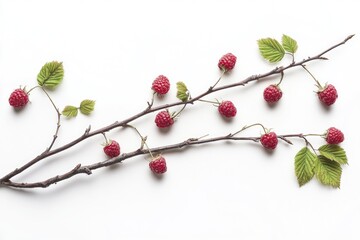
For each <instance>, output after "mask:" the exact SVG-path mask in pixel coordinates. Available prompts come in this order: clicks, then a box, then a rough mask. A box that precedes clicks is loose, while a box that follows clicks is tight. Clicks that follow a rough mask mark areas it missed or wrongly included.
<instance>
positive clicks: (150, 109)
mask: <svg viewBox="0 0 360 240" xmlns="http://www.w3.org/2000/svg"><path fill="white" fill-rule="evenodd" d="M353 36H354V35H350V36H348V37H347V38H346V39H345V40H343V41H342V42H340V43H338V44H335V45H333V46H332V47H330V48H328V49H326V50H325V51H323V52H321V53H320V54H318V55H315V56H313V57H309V58H307V59H304V60H302V61H299V62H292V63H291V64H289V65H287V66H285V67H283V66H281V67H276V68H274V69H273V70H271V71H269V72H266V73H263V74H259V75H252V76H250V77H248V78H245V79H244V80H242V81H239V82H237V83H234V84H228V85H223V86H220V87H215V85H216V84H215V85H214V86H212V87H210V88H209V89H208V90H207V91H205V92H204V93H202V94H199V95H198V96H196V97H194V98H192V99H190V100H188V101H186V102H182V101H178V102H174V103H171V104H164V105H160V106H157V107H153V101H152V102H151V103H148V104H147V107H146V108H145V110H143V111H141V112H139V113H137V114H135V115H133V116H132V117H129V118H127V119H125V120H122V121H116V122H114V123H113V124H110V125H108V126H105V127H103V128H100V129H97V130H94V131H92V132H90V131H86V134H83V135H81V136H80V137H78V138H76V139H75V140H73V141H71V142H69V143H67V144H65V145H63V146H61V147H58V148H56V149H53V150H50V148H51V147H52V145H53V143H52V144H51V145H50V148H49V151H45V152H43V153H42V154H40V155H38V156H37V157H35V158H34V159H32V160H31V161H29V162H28V163H26V164H25V165H23V166H22V167H20V168H16V169H15V170H13V171H12V172H10V173H8V174H7V175H5V176H4V177H2V178H0V183H3V184H4V183H5V182H9V180H10V179H11V178H12V177H14V176H16V175H18V174H20V173H21V172H23V171H25V170H26V169H28V168H29V167H31V166H32V165H34V164H36V163H37V162H39V161H41V160H43V159H45V158H48V157H50V156H52V155H54V154H57V153H60V152H62V151H64V150H66V149H69V148H71V147H73V146H75V145H76V144H78V143H80V142H82V141H84V140H85V139H87V138H90V137H93V136H95V135H98V134H102V133H103V132H108V131H110V130H112V129H114V128H119V127H123V126H125V125H127V124H128V123H130V122H132V121H134V120H136V119H138V118H140V117H143V116H145V115H147V114H149V113H152V112H156V111H159V110H162V109H167V108H171V107H175V106H180V105H184V106H185V105H190V104H194V103H195V102H197V101H199V100H200V99H201V98H203V97H205V96H207V95H210V94H212V93H214V92H218V91H221V90H225V89H230V88H235V87H239V86H245V85H247V84H248V83H250V82H253V81H256V80H261V79H264V78H266V77H269V76H272V75H276V74H283V72H285V71H287V70H289V69H291V68H294V67H299V66H303V65H304V64H305V63H307V62H311V61H314V60H324V59H326V58H324V57H323V55H324V54H326V53H328V52H330V51H331V50H333V49H335V48H337V47H339V46H340V45H343V44H345V43H346V42H347V41H348V40H350V39H351V38H352V37H353ZM58 128H59V125H58ZM58 128H57V131H58ZM55 135H56V134H55ZM55 139H56V137H55V136H54V140H53V142H54V141H55Z"/></svg>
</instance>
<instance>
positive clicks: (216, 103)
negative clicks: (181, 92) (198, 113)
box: [198, 99, 219, 106]
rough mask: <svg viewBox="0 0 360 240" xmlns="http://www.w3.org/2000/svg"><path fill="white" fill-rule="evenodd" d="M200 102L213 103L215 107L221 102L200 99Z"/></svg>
mask: <svg viewBox="0 0 360 240" xmlns="http://www.w3.org/2000/svg"><path fill="white" fill-rule="evenodd" d="M198 101H199V102H204V103H211V104H213V105H215V106H216V105H219V101H217V102H215V101H209V100H204V99H199V100H198Z"/></svg>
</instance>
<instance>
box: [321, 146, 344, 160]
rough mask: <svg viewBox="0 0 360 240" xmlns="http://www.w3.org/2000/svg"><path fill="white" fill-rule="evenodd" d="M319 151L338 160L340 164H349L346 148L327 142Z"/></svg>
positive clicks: (329, 157)
mask: <svg viewBox="0 0 360 240" xmlns="http://www.w3.org/2000/svg"><path fill="white" fill-rule="evenodd" d="M319 152H320V154H321V155H323V156H324V157H325V158H327V159H329V160H332V161H335V162H338V163H340V164H347V157H346V153H345V150H344V149H343V148H341V147H340V146H338V145H334V144H326V145H323V146H321V147H320V148H319Z"/></svg>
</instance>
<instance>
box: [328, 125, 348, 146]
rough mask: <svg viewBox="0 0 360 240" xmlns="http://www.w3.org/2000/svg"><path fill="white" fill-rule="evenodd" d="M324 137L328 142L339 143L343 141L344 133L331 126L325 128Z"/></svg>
mask: <svg viewBox="0 0 360 240" xmlns="http://www.w3.org/2000/svg"><path fill="white" fill-rule="evenodd" d="M325 139H326V142H327V143H329V144H339V143H341V142H343V141H344V134H343V133H342V132H341V131H340V130H339V129H337V128H334V127H331V128H329V129H328V130H327V132H326V137H325Z"/></svg>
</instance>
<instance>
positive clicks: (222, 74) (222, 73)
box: [210, 69, 226, 89]
mask: <svg viewBox="0 0 360 240" xmlns="http://www.w3.org/2000/svg"><path fill="white" fill-rule="evenodd" d="M225 72H226V70H225V69H222V71H221V75H220V77H219V79H218V80H217V81H216V82H215V84H214V85H213V86H212V87H210V89H213V88H215V87H216V85H217V84H218V83H219V82H220V80H221V79H222V77H223V76H224V74H225Z"/></svg>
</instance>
